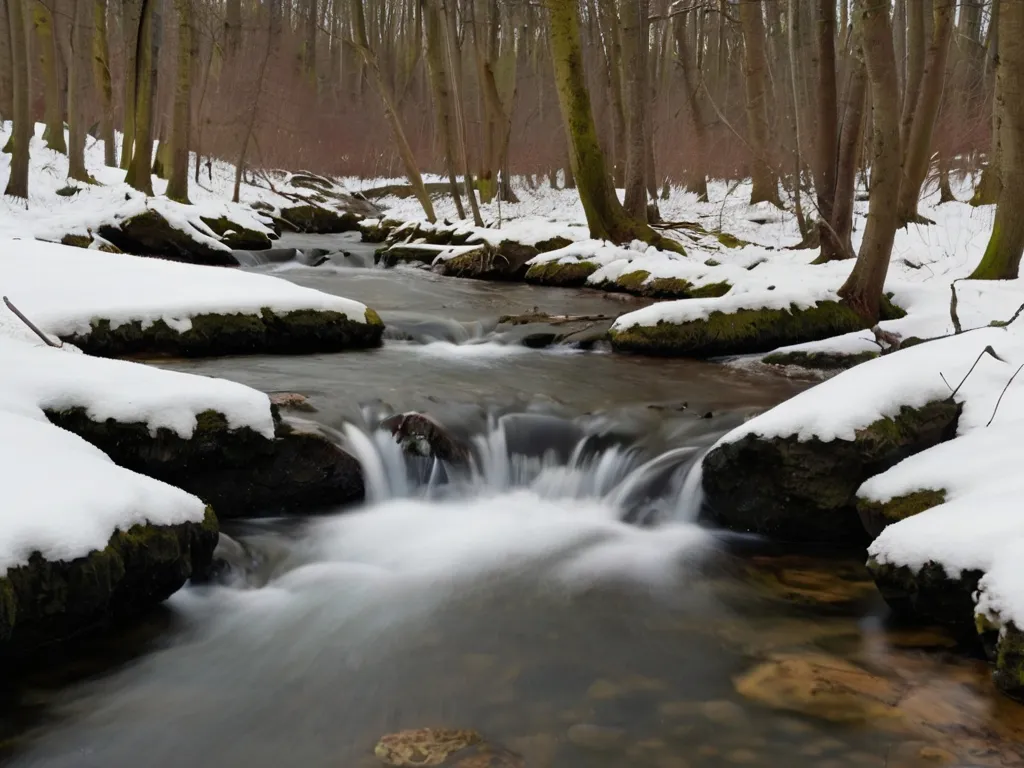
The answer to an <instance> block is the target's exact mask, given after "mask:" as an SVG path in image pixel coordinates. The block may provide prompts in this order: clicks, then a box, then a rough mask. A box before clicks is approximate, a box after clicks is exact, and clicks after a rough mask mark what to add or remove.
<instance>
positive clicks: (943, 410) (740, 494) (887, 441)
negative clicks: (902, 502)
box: [703, 400, 961, 544]
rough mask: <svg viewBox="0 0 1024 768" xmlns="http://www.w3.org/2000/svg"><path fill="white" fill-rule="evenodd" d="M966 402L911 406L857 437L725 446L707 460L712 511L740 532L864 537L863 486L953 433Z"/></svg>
mask: <svg viewBox="0 0 1024 768" xmlns="http://www.w3.org/2000/svg"><path fill="white" fill-rule="evenodd" d="M960 408H961V406H960V405H959V404H956V403H953V402H950V401H948V400H941V401H935V402H932V403H928V404H926V405H924V406H921V407H920V408H911V407H908V406H904V407H903V408H901V409H900V411H899V413H898V414H897V415H896V416H895V418H892V419H889V418H886V419H880V420H878V421H876V422H874V423H873V424H870V425H868V426H866V427H864V428H863V429H860V430H858V431H857V433H856V436H855V438H854V439H853V440H831V441H829V442H824V441H821V440H818V439H811V440H807V441H801V440H799V439H797V438H796V437H786V438H778V437H775V438H762V437H759V436H757V435H747V436H745V437H743V438H741V439H740V440H737V441H735V442H731V443H724V444H722V445H719V446H718V447H717V448H715V449H714V450H713V451H711V452H710V453H709V454H708V455H707V457H705V459H704V463H703V485H704V491H705V493H706V494H707V501H708V506H709V509H710V514H711V516H712V517H713V518H714V519H715V520H716V521H717V522H719V523H720V524H722V525H724V526H726V527H728V528H731V529H733V530H738V531H754V532H757V533H762V534H766V535H769V536H775V537H779V538H783V539H788V540H794V541H815V542H834V543H841V544H859V543H863V542H864V541H865V539H866V538H867V537H866V534H865V531H864V527H863V525H862V524H861V521H860V517H859V515H858V513H857V508H856V492H857V489H858V488H859V487H860V486H861V484H862V483H863V482H864V481H865V480H867V479H868V478H869V477H871V476H873V475H876V474H878V473H880V472H884V471H885V470H886V469H889V468H890V467H892V466H893V465H895V464H896V463H898V462H899V461H902V460H903V459H905V458H906V457H907V456H911V455H913V454H915V453H918V452H920V451H923V450H925V449H927V448H931V447H932V446H934V445H937V444H938V443H940V442H943V441H945V440H948V439H950V438H952V437H953V436H954V435H955V433H956V426H957V421H958V419H959V417H960Z"/></svg>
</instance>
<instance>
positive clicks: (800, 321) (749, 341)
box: [611, 301, 865, 357]
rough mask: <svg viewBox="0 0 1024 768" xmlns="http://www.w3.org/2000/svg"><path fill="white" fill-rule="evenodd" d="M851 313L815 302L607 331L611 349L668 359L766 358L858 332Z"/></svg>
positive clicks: (841, 306) (859, 322)
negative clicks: (788, 348)
mask: <svg viewBox="0 0 1024 768" xmlns="http://www.w3.org/2000/svg"><path fill="white" fill-rule="evenodd" d="M864 325H865V324H864V321H863V320H862V319H861V318H860V317H859V316H858V315H857V313H856V312H854V311H853V310H852V309H850V308H849V307H847V306H846V305H844V304H841V303H839V302H835V301H820V302H818V303H817V304H815V305H814V306H813V307H810V308H807V309H800V308H798V307H797V306H796V305H793V306H791V307H790V309H788V310H786V309H741V310H737V311H736V312H730V313H724V312H712V313H711V315H710V316H709V317H708V318H706V319H702V320H691V321H689V322H684V323H667V322H659V323H658V324H657V325H636V326H633V327H631V328H623V329H621V330H613V331H612V333H611V340H612V347H613V348H614V349H615V350H616V351H619V352H636V353H641V354H649V355H662V356H672V357H717V356H721V355H741V354H750V353H755V352H768V351H770V350H773V349H777V348H778V347H783V346H788V345H791V344H799V343H801V342H806V341H818V340H819V339H825V338H829V337H832V336H839V335H842V334H844V333H850V332H851V331H857V330H860V329H862V328H864Z"/></svg>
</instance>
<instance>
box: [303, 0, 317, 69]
mask: <svg viewBox="0 0 1024 768" xmlns="http://www.w3.org/2000/svg"><path fill="white" fill-rule="evenodd" d="M317 18H318V17H317V2H316V0H306V34H305V40H303V42H302V63H303V68H304V70H305V75H306V77H307V78H308V79H309V81H310V82H311V83H313V84H314V85H315V84H316V82H317V75H316V37H317Z"/></svg>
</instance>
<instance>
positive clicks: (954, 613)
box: [868, 558, 982, 637]
mask: <svg viewBox="0 0 1024 768" xmlns="http://www.w3.org/2000/svg"><path fill="white" fill-rule="evenodd" d="M868 570H869V571H870V572H871V575H872V576H873V577H874V579H875V584H876V585H877V586H878V591H879V592H881V593H882V597H884V598H885V601H886V602H887V603H888V604H889V606H890V607H891V608H892V609H893V610H894V611H895V612H896V613H898V614H900V615H903V616H912V617H914V618H917V619H922V620H925V621H930V622H933V623H935V624H942V625H944V626H947V627H950V628H952V629H953V630H954V631H955V632H957V633H958V634H959V635H961V636H962V637H971V636H972V635H973V634H974V627H975V625H974V593H975V592H976V591H977V589H978V581H979V580H980V579H981V576H982V573H981V571H976V570H966V571H962V572H961V573H960V574H959V575H957V576H955V577H954V576H951V575H950V574H948V573H946V570H945V569H944V568H943V567H942V566H941V565H940V564H938V563H934V562H929V563H925V565H924V567H922V568H921V569H920V570H917V571H915V570H914V569H912V568H909V567H907V566H897V565H893V564H891V563H880V562H878V561H877V560H875V559H874V558H871V559H870V560H868Z"/></svg>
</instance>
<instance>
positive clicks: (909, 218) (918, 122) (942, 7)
mask: <svg viewBox="0 0 1024 768" xmlns="http://www.w3.org/2000/svg"><path fill="white" fill-rule="evenodd" d="M934 9H935V10H934V23H933V25H932V42H931V45H930V46H929V48H928V57H927V60H926V63H925V71H924V76H923V78H922V79H921V90H920V95H919V96H918V99H917V106H916V107H915V108H914V110H913V120H912V121H911V128H910V134H909V141H908V143H907V144H905V145H904V160H903V182H902V184H901V185H900V198H899V215H900V221H901V222H903V223H907V222H917V223H925V219H923V218H922V217H921V216H920V215H919V214H918V212H917V202H918V198H920V196H921V186H922V185H923V184H924V180H925V177H926V176H927V175H928V166H929V161H930V159H931V155H932V133H933V131H934V129H935V120H936V118H937V117H938V116H939V106H940V105H941V103H942V88H943V84H944V82H945V79H946V58H947V56H948V55H949V41H950V38H951V37H952V34H953V16H954V13H955V11H956V2H955V0H936V2H935V6H934Z"/></svg>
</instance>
